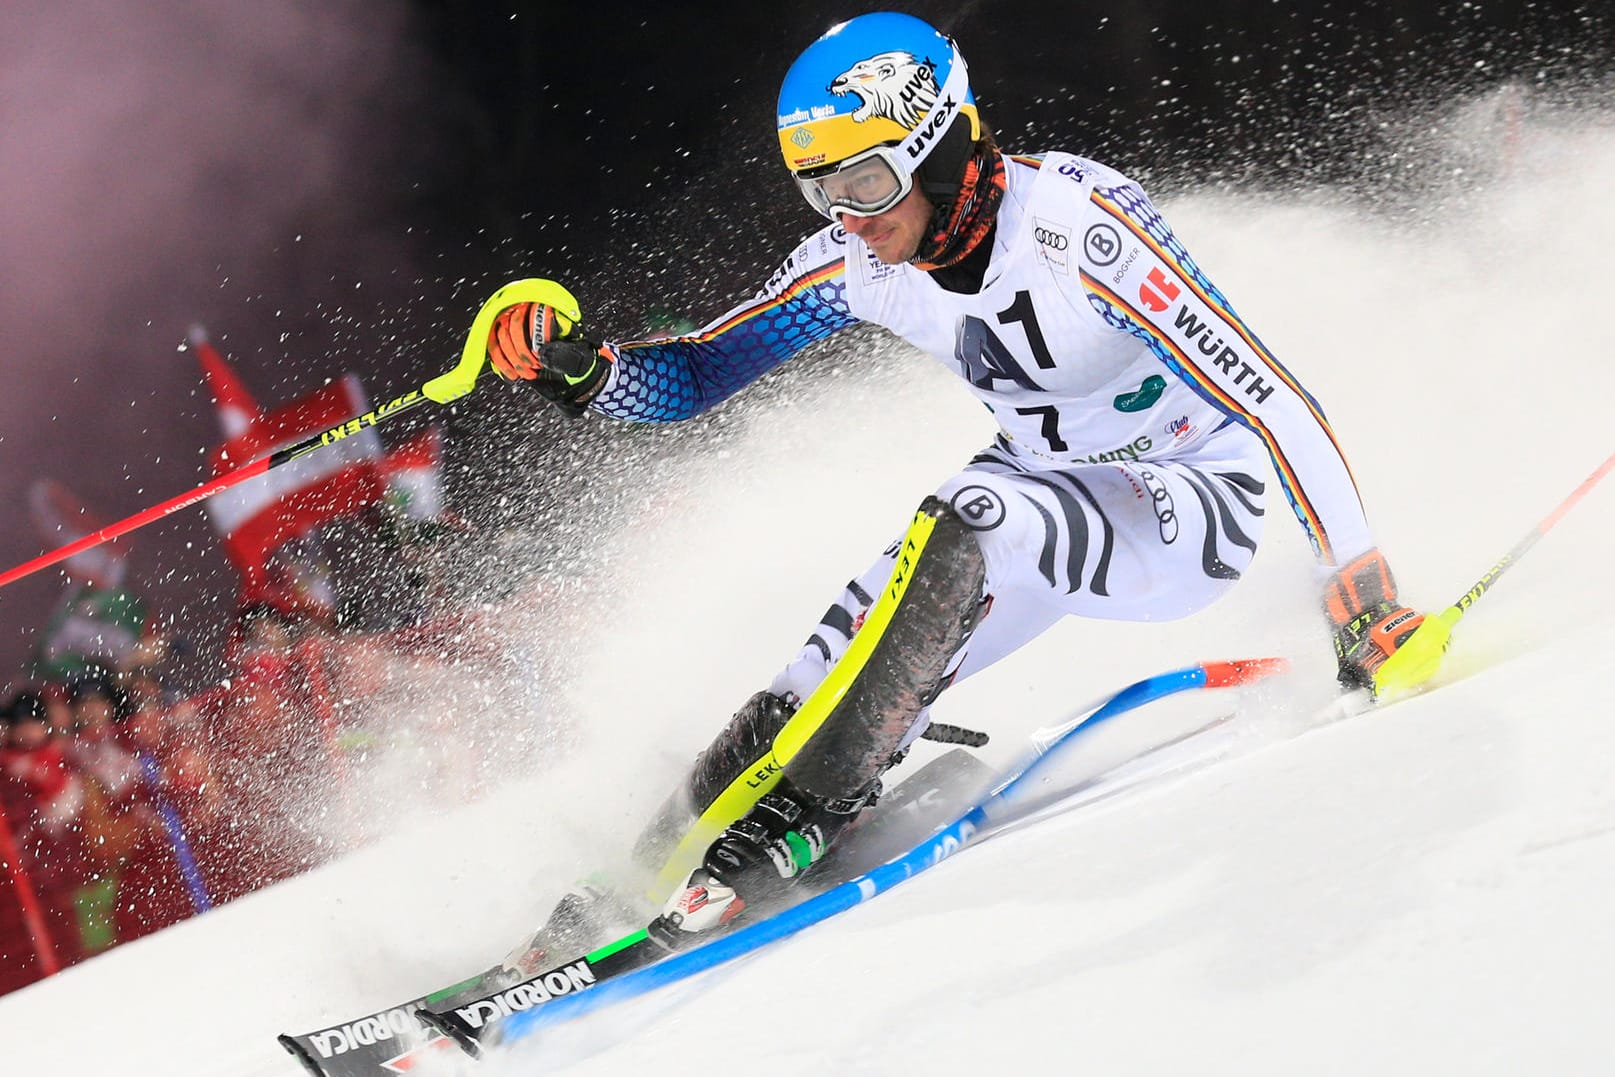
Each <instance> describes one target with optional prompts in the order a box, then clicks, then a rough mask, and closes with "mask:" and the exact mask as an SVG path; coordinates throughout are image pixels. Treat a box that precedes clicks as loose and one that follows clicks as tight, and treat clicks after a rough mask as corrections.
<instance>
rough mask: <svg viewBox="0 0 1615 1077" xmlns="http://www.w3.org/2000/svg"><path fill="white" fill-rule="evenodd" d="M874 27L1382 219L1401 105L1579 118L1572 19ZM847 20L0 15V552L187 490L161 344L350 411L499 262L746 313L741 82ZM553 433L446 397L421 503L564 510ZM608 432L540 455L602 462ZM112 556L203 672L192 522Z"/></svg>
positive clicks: (800, 230)
mask: <svg viewBox="0 0 1615 1077" xmlns="http://www.w3.org/2000/svg"><path fill="white" fill-rule="evenodd" d="M898 6H899V7H900V9H901V10H906V11H909V12H911V13H913V14H916V15H920V16H921V17H924V18H926V19H928V20H929V21H931V22H932V23H933V24H935V25H937V26H939V27H940V28H942V29H943V30H945V31H947V32H950V33H952V34H954V35H955V36H956V37H957V38H958V40H959V42H960V46H961V48H962V49H963V51H964V54H965V56H966V58H967V60H968V61H969V63H970V67H971V74H972V81H973V83H974V86H975V90H976V95H977V100H978V102H979V104H980V105H981V107H982V109H983V112H984V115H985V117H986V118H987V120H988V122H989V123H991V124H992V125H993V127H994V128H995V129H996V130H997V132H998V135H999V139H1000V142H1001V143H1002V144H1003V145H1004V146H1005V147H1006V148H1008V149H1012V150H1017V151H1035V150H1038V149H1044V148H1060V149H1067V150H1071V151H1074V152H1079V153H1085V154H1088V155H1090V156H1094V157H1098V158H1100V159H1102V160H1106V161H1107V162H1108V163H1111V164H1113V165H1116V166H1118V167H1120V168H1122V169H1123V170H1124V171H1128V172H1131V173H1133V174H1135V175H1137V176H1138V177H1140V178H1141V179H1144V180H1146V181H1147V182H1148V183H1149V184H1150V185H1151V187H1152V188H1153V189H1154V190H1155V191H1156V193H1157V194H1160V195H1166V196H1170V195H1171V193H1173V192H1174V191H1179V190H1183V189H1184V188H1185V187H1187V186H1189V185H1193V184H1205V183H1214V184H1223V185H1249V186H1252V187H1255V186H1262V187H1266V188H1277V189H1281V190H1283V189H1292V188H1298V187H1310V186H1314V185H1319V184H1339V185H1343V186H1346V187H1349V188H1350V189H1351V190H1353V191H1354V192H1356V193H1357V194H1359V195H1362V196H1366V197H1367V198H1368V199H1370V200H1371V201H1375V202H1379V203H1381V204H1392V205H1394V204H1398V203H1401V202H1403V201H1405V200H1406V199H1408V198H1409V197H1410V196H1411V195H1413V194H1415V193H1417V192H1418V190H1419V185H1420V183H1421V182H1422V180H1421V177H1422V176H1423V175H1424V172H1423V171H1421V170H1420V169H1418V168H1415V167H1414V165H1415V164H1417V163H1418V162H1416V161H1413V160H1410V159H1409V156H1408V152H1409V151H1408V146H1409V143H1408V142H1407V141H1406V137H1407V134H1408V122H1407V121H1408V118H1409V117H1439V116H1440V105H1441V103H1442V102H1444V101H1450V100H1453V99H1455V98H1457V97H1461V96H1463V95H1469V94H1478V93H1481V92H1484V91H1486V90H1487V89H1489V88H1494V87H1497V86H1499V85H1501V84H1503V83H1504V82H1507V81H1516V82H1519V83H1521V84H1523V85H1525V86H1527V87H1528V88H1530V89H1531V90H1532V91H1533V92H1534V93H1538V94H1543V95H1551V96H1556V97H1560V98H1567V99H1571V100H1575V101H1579V102H1582V103H1591V104H1594V105H1599V104H1601V103H1603V102H1607V101H1608V90H1609V83H1608V82H1607V81H1604V80H1605V79H1607V76H1608V73H1609V71H1610V69H1611V57H1612V54H1615V26H1612V25H1611V22H1612V20H1611V18H1610V16H1609V14H1608V12H1607V9H1603V8H1594V7H1592V6H1590V5H1577V4H1572V3H1567V2H1557V0H1554V2H1536V3H1525V2H1519V0H1481V2H1474V3H1453V2H1441V3H1424V2H1420V3H1411V2H1409V3H1393V2H1388V0H1369V2H1339V3H1330V2H1322V0H1302V2H1294V3H1274V2H1270V0H1198V2H1189V0H1179V2H1170V0H1155V2H1147V3H1131V4H1113V5H1099V4H1089V3H1080V2H1076V3H1073V2H1070V0H1066V2H1059V3H1053V2H1047V3H1038V2H1032V0H1010V2H1002V3H953V4H944V3H916V4H905V5H898ZM864 10H868V9H867V8H866V7H865V6H864V5H857V4H847V3H826V4H816V5H806V4H803V5H790V6H785V7H778V6H773V5H765V4H737V3H716V4H703V5H655V6H649V5H647V6H640V5H620V4H611V3H604V4H592V5H575V4H567V5H559V4H545V3H483V4H464V3H428V2H424V0H417V2H414V3H405V2H402V0H332V2H327V3H313V2H309V0H303V2H299V0H263V2H258V3H253V4H250V5H249V4H247V3H244V2H240V0H228V2H218V0H151V2H148V3H143V4H141V5H126V4H121V3H117V2H114V0H71V2H68V3H64V4H59V5H53V6H49V7H46V6H41V8H40V10H38V11H37V12H32V13H19V12H17V11H15V10H9V11H7V12H6V13H5V14H0V356H3V359H0V362H3V364H4V370H5V372H6V378H5V384H6V389H5V392H4V394H3V396H0V498H3V500H4V504H6V505H7V506H8V507H9V508H10V512H9V514H8V516H7V519H6V523H5V526H4V527H3V528H0V563H3V565H4V566H9V565H12V564H16V563H18V562H21V561H23V560H25V559H27V558H29V557H32V556H34V555H35V554H37V553H39V552H41V551H42V550H43V549H44V548H45V547H44V545H43V544H42V543H41V542H40V540H39V539H38V537H37V536H36V535H35V533H34V531H33V529H32V527H31V526H30V524H29V522H28V518H27V514H26V510H25V508H24V505H23V500H24V494H25V492H26V490H27V488H28V485H29V484H30V483H31V482H32V481H33V480H35V479H36V478H41V477H47V478H55V479H57V480H60V481H62V482H65V483H66V484H67V485H68V486H69V487H71V488H72V489H73V490H75V491H76V492H77V493H79V494H80V495H82V496H83V497H84V498H85V499H86V500H87V501H88V502H89V503H90V504H91V505H92V506H93V507H95V508H96V509H97V510H99V511H100V512H101V513H103V514H104V515H106V516H107V517H109V518H117V517H121V516H123V515H126V514H128V513H131V512H134V511H136V510H138V509H140V508H143V507H145V506H146V505H148V504H151V503H153V502H155V501H158V500H161V499H162V498H165V497H167V496H169V495H171V494H174V493H177V492H179V491H180V490H183V489H185V488H187V487H188V486H190V485H193V484H195V483H196V482H198V481H200V480H201V479H203V478H205V477H206V475H205V473H204V471H203V468H204V467H205V456H204V455H203V454H204V451H205V450H206V449H207V448H209V447H211V445H212V444H213V443H214V442H215V441H216V440H217V437H218V428H217V424H216V420H215V417H214V415H213V412H212V406H211V404H210V402H209V400H208V399H207V397H206V395H205V394H204V393H203V392H202V391H201V388H200V380H199V378H198V376H197V369H196V364H195V362H194V359H193V358H192V357H191V356H189V355H187V354H183V353H180V352H179V351H177V349H178V346H179V344H180V342H181V341H183V340H184V338H185V334H186V330H187V328H188V327H189V326H190V325H191V324H192V323H193V322H201V323H203V324H205V325H207V326H208V327H209V328H210V330H211V331H212V333H213V335H214V337H215V339H216V340H218V341H220V343H221V345H222V346H223V348H224V350H225V351H226V352H227V353H228V354H229V355H230V356H231V357H232V359H234V360H235V362H236V363H237V364H238V367H239V369H240V370H241V373H242V375H243V377H244V379H245V380H246V382H247V383H248V385H249V386H250V387H251V388H252V389H253V391H254V392H255V393H256V394H257V395H258V396H259V398H260V400H262V401H263V402H265V403H275V402H280V401H284V400H286V399H289V398H291V397H292V396H295V395H297V394H299V393H301V392H306V391H307V390H308V389H310V388H313V387H314V386H316V385H318V384H320V383H321V382H322V381H323V380H324V379H326V378H328V377H334V376H337V375H339V374H340V373H342V372H343V371H346V370H353V371H356V372H357V373H359V374H360V375H361V377H362V378H363V379H364V382H365V384H366V386H367V388H368V389H369V391H370V393H371V395H372V398H386V397H390V396H392V395H394V394H396V393H399V392H402V391H404V390H405V389H408V388H412V387H414V386H416V385H418V384H419V383H420V382H421V381H422V380H424V379H425V378H427V377H430V376H432V375H434V374H436V373H439V372H441V371H442V370H445V369H447V368H448V366H450V365H451V364H452V362H453V359H454V357H455V355H456V354H457V352H458V349H459V346H460V341H461V339H462V336H463V333H464V331H465V329H466V327H467V326H468V324H469V321H470V317H471V315H472V313H474V311H475V309H476V308H477V306H478V305H479V304H480V302H481V301H482V299H484V298H485V297H486V296H487V295H488V294H489V293H490V292H491V291H492V290H493V289H494V288H495V287H497V286H498V285H499V284H501V283H503V282H504V281H506V280H508V279H511V278H514V277H518V276H531V275H540V276H551V277H556V278H559V279H561V280H563V281H566V282H568V283H569V284H571V285H572V286H573V289H574V291H576V292H577V293H578V294H579V296H580V298H581V299H582V300H583V303H584V306H585V311H586V315H587V317H588V320H589V323H590V324H591V325H592V326H593V327H595V328H596V329H597V330H598V331H599V332H600V333H601V334H603V335H606V336H611V337H616V338H623V337H627V336H631V335H634V334H637V333H639V332H641V331H642V330H643V329H644V328H645V317H646V315H647V312H649V311H651V310H654V309H671V310H680V311H689V312H690V313H691V314H693V315H694V316H695V317H696V319H697V320H704V319H705V318H707V317H709V316H711V315H713V314H716V313H718V312H720V311H721V310H722V309H723V308H724V307H726V306H728V305H729V304H731V303H732V302H734V301H736V300H737V299H738V298H740V297H742V296H743V295H745V294H749V293H750V291H752V290H753V289H754V288H755V287H756V285H757V283H758V282H760V281H761V280H762V279H763V278H764V277H766V276H767V274H768V272H769V271H770V270H771V269H772V267H773V264H774V263H775V262H776V261H777V260H778V259H779V258H780V257H782V256H783V254H784V253H785V252H786V251H787V250H788V248H789V247H790V245H791V244H793V243H794V242H795V240H796V239H797V238H799V237H800V236H802V235H804V234H806V233H807V232H809V231H811V230H813V229H814V228H816V227H817V224H816V218H814V216H813V215H812V214H811V211H809V210H808V208H807V207H806V205H805V204H804V203H803V202H802V201H801V199H800V198H799V196H798V195H797V194H796V193H795V192H794V190H793V189H792V187H791V185H790V183H789V181H788V179H787V178H786V174H785V172H784V169H783V168H782V167H781V166H780V164H779V162H778V160H777V151H776V149H775V140H774V134H773V119H772V117H773V113H774V105H775V94H776V91H777V88H778V83H779V79H780V77H781V75H782V74H783V73H784V70H785V68H786V67H787V66H788V65H789V62H790V60H791V59H792V58H793V57H794V55H795V54H796V53H797V52H798V51H799V50H800V49H801V48H802V47H804V46H805V45H806V44H807V43H808V42H810V41H811V40H812V39H813V38H814V37H816V36H817V35H818V34H819V33H820V32H822V31H823V30H824V29H826V28H828V27H829V26H830V25H832V24H833V23H835V22H837V21H839V20H841V19H843V18H847V17H850V16H852V15H854V14H858V13H860V12H862V11H864ZM1414 126H1416V125H1414ZM1481 152H1484V148H1481ZM1426 163H1427V162H1426ZM401 425H404V426H406V428H408V426H409V424H407V423H405V424H401ZM562 429H563V428H562V426H561V420H559V419H557V418H555V417H553V416H551V415H549V414H547V413H543V412H542V411H541V409H540V407H539V405H538V402H537V401H536V399H534V398H532V397H530V396H524V395H523V394H522V393H521V392H519V391H518V390H507V389H505V388H503V387H498V386H493V387H485V388H484V389H482V390H480V391H479V392H478V394H476V396H474V397H473V398H471V399H470V400H469V401H468V402H466V403H463V404H461V405H460V406H458V407H457V408H456V409H455V413H454V415H453V416H452V417H451V423H450V431H451V434H450V441H449V448H448V453H449V464H450V473H449V476H448V485H449V497H450V500H451V503H453V504H455V506H456V507H458V508H461V509H463V510H466V511H468V512H472V514H473V515H476V514H477V513H476V512H475V511H473V510H474V509H477V510H483V511H484V515H485V516H486V517H487V518H485V519H484V522H485V523H490V524H492V523H497V522H498V521H495V520H493V519H492V518H491V516H492V515H494V513H493V510H492V509H491V508H490V506H497V505H498V499H497V498H496V497H493V496H491V494H493V493H497V492H501V491H503V492H506V493H510V492H514V493H515V494H516V495H517V496H515V497H513V498H510V499H509V500H508V501H507V503H506V505H505V506H504V508H503V519H504V520H505V521H511V520H516V521H523V520H525V521H527V522H529V523H531V522H532V521H533V520H535V519H537V518H539V517H541V516H542V514H543V512H545V511H550V510H553V508H554V507H555V505H556V504H557V503H559V502H562V501H564V500H565V498H568V497H575V496H576V495H577V489H576V488H575V487H574V486H573V485H572V484H570V483H568V484H565V489H564V490H563V491H561V492H560V493H557V491H556V490H555V489H554V487H555V485H556V484H553V483H552V484H545V482H544V481H543V478H544V475H545V474H546V473H547V472H548V471H549V470H550V469H552V468H557V467H559V466H560V464H559V463H558V462H557V460H558V454H559V452H560V450H559V449H557V447H556V444H557V439H556V438H555V436H554V435H555V434H556V433H557V432H558V431H561V430H562ZM612 438H613V435H609V434H600V433H598V432H596V431H592V430H591V431H589V432H586V433H585V434H584V435H582V436H581V437H580V438H579V439H578V440H577V441H576V442H575V444H577V445H580V446H583V447H584V448H583V449H582V450H581V451H584V452H586V453H593V454H596V455H607V454H610V453H611V452H612V451H613V446H614V445H616V444H619V443H620V442H614V441H613V440H612ZM573 443H574V442H564V443H561V444H563V445H570V444H573ZM546 506H547V507H546ZM540 532H542V528H540ZM132 546H133V550H134V554H133V572H132V574H131V577H130V582H131V583H132V584H133V585H134V586H135V587H136V588H137V589H140V590H143V591H144V592H145V593H146V594H147V595H148V596H149V597H150V598H151V599H152V600H153V601H154V603H155V604H156V606H157V608H158V609H159V610H160V611H161V612H162V613H163V614H164V616H165V617H167V618H171V619H173V620H175V621H176V623H177V630H178V631H179V632H180V633H181V634H184V635H188V636H191V637H193V638H195V639H197V640H198V641H199V642H201V643H202V644H203V646H204V650H205V649H206V647H207V645H208V641H209V640H216V638H217V635H218V633H219V631H220V630H221V629H222V627H223V626H224V625H225V624H226V623H227V622H228V619H229V615H230V607H231V598H232V584H231V579H232V574H231V572H230V570H229V568H228V566H227V565H226V564H225V563H224V561H223V559H222V556H221V555H220V554H219V553H218V552H217V550H216V549H214V548H213V538H212V535H211V532H210V531H209V528H208V525H207V522H206V519H205V516H204V515H203V513H202V512H201V510H199V509H193V510H189V511H187V512H186V513H185V514H184V515H183V516H180V517H175V518H173V519H171V520H169V521H165V522H163V523H161V524H158V525H155V526H153V527H152V528H148V529H147V530H145V531H142V532H138V533H136V535H134V536H132ZM60 587H61V584H60V576H59V575H57V574H56V573H55V571H54V570H47V571H46V572H45V573H41V574H40V575H37V576H35V577H33V578H31V579H28V580H25V581H23V582H21V583H18V584H14V585H12V586H11V587H10V588H7V589H6V591H5V592H4V593H3V594H0V662H3V663H4V664H5V668H6V669H7V670H8V671H9V670H10V669H14V668H16V667H17V666H18V665H19V664H20V662H21V660H22V658H23V656H24V654H25V653H26V650H27V648H28V646H29V644H30V640H31V634H32V632H33V630H34V628H35V627H36V626H37V625H39V624H41V623H42V622H43V620H44V618H45V616H46V615H47V613H48V611H49V609H50V608H51V605H52V603H53V602H54V600H55V598H56V596H57V594H58V593H59V591H60Z"/></svg>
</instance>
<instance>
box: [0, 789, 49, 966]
mask: <svg viewBox="0 0 1615 1077" xmlns="http://www.w3.org/2000/svg"><path fill="white" fill-rule="evenodd" d="M0 860H4V861H5V863H6V867H7V869H9V871H10V874H11V888H12V889H13V890H15V891H16V892H17V902H18V904H20V905H21V906H22V919H23V923H24V924H26V925H27V926H28V937H29V939H30V940H32V942H33V944H34V953H35V954H36V955H37V956H38V957H39V967H40V968H42V969H44V970H45V975H46V976H52V975H55V974H56V973H57V972H59V971H61V968H62V963H61V962H60V961H59V960H57V957H56V947H55V946H54V945H53V944H52V943H51V938H50V930H49V929H48V928H47V927H46V926H45V910H44V908H43V907H42V906H41V905H40V904H39V894H38V893H37V892H36V891H35V890H34V884H33V880H31V879H29V878H28V872H26V871H25V870H23V866H22V850H21V849H19V848H17V839H16V837H15V836H14V835H13V834H12V832H11V823H10V821H9V820H8V819H7V818H6V808H5V805H4V804H0Z"/></svg>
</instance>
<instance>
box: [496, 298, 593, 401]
mask: <svg viewBox="0 0 1615 1077" xmlns="http://www.w3.org/2000/svg"><path fill="white" fill-rule="evenodd" d="M576 332H577V325H576V323H574V322H572V321H570V320H569V319H567V318H566V317H565V315H563V314H562V313H561V312H559V311H557V310H556V309H555V308H554V307H551V306H547V305H546V304H543V303H517V304H515V305H513V306H509V307H506V308H505V309H504V310H502V311H500V312H499V315H498V317H496V318H495V319H494V323H493V328H492V329H491V330H489V332H488V359H489V360H490V361H491V362H492V363H493V368H494V369H495V370H496V371H498V372H499V376H500V377H502V378H504V379H506V380H507V381H516V380H521V381H530V382H532V383H533V386H534V388H536V389H537V390H538V391H539V393H540V394H541V395H543V396H544V397H545V398H546V399H548V400H550V401H552V402H553V403H554V404H555V405H556V406H557V407H559V408H560V409H561V410H562V411H563V412H565V413H566V414H568V415H571V416H578V415H581V414H583V410H584V408H585V407H586V406H587V405H588V403H589V401H590V400H593V399H594V397H595V394H596V393H598V392H599V391H600V388H601V386H603V385H604V384H605V381H606V375H607V374H608V373H609V372H610V370H611V353H610V352H609V351H608V350H607V349H606V348H605V347H604V346H602V345H600V344H597V343H595V342H593V341H588V340H581V339H576V338H575V337H574V334H575V333H576Z"/></svg>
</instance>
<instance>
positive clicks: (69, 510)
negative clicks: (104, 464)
mask: <svg viewBox="0 0 1615 1077" xmlns="http://www.w3.org/2000/svg"><path fill="white" fill-rule="evenodd" d="M28 513H29V515H30V516H32V517H33V520H34V528H35V529H36V530H37V531H38V532H39V535H40V537H41V538H42V539H44V540H45V541H46V542H47V543H49V544H50V545H52V546H66V545H67V544H69V543H72V542H77V541H78V540H79V539H81V538H83V537H84V536H85V535H88V534H90V533H91V532H92V531H99V530H100V529H101V528H103V527H105V526H106V524H107V521H105V520H103V519H101V518H100V517H98V516H96V515H94V514H92V513H91V512H90V510H89V509H88V508H87V507H86V506H85V504H84V502H83V501H82V500H80V499H79V497H78V495H77V494H75V493H73V491H71V490H69V489H68V488H67V487H65V486H63V485H62V484H61V483H59V482H53V481H52V480H50V479H40V480H38V481H36V482H35V483H34V484H33V485H32V486H30V487H29V488H28ZM128 557H129V547H128V546H127V545H126V544H125V545H120V544H119V543H118V541H117V540H113V541H112V542H106V543H102V544H101V545H99V546H92V547H90V548H89V549H88V550H85V551H84V552H83V553H76V554H74V555H73V556H72V557H69V558H68V559H67V561H66V563H65V564H66V568H67V574H68V575H69V576H71V577H72V578H73V579H74V580H76V581H81V582H84V583H88V584H89V585H90V586H91V587H98V588H101V589H103V590H109V589H111V588H114V587H117V586H119V585H121V584H122V583H123V577H124V573H125V572H126V571H127V569H128Z"/></svg>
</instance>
